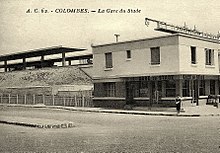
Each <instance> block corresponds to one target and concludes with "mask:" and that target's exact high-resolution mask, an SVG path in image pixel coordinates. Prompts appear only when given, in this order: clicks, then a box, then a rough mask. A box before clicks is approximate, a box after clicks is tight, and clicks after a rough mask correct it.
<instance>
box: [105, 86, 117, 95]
mask: <svg viewBox="0 0 220 153" xmlns="http://www.w3.org/2000/svg"><path fill="white" fill-rule="evenodd" d="M104 88H105V93H106V94H105V95H106V97H115V95H116V90H115V82H108V83H105V84H104Z"/></svg>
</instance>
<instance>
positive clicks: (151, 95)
mask: <svg viewBox="0 0 220 153" xmlns="http://www.w3.org/2000/svg"><path fill="white" fill-rule="evenodd" d="M152 84H153V81H149V82H148V87H149V102H150V107H151V106H152V104H153V89H152Z"/></svg>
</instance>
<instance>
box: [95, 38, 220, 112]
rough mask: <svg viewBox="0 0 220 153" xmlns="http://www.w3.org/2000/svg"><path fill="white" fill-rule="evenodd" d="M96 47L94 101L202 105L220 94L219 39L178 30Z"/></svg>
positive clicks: (120, 104)
mask: <svg viewBox="0 0 220 153" xmlns="http://www.w3.org/2000/svg"><path fill="white" fill-rule="evenodd" d="M92 47H93V70H94V75H93V80H94V104H95V106H102V107H115V108H121V107H124V106H125V105H127V104H132V105H137V106H152V105H162V106H174V104H175V97H176V96H181V97H184V99H185V102H183V103H185V104H187V103H195V104H197V105H203V104H205V102H206V99H207V97H208V95H219V93H220V90H219V87H220V83H219V82H220V81H219V76H220V73H219V59H220V58H219V51H220V50H219V49H220V44H219V41H217V40H216V41H215V40H211V39H208V38H207V39H206V38H201V37H196V36H190V35H184V34H173V35H167V36H161V37H155V38H148V39H140V40H133V41H126V42H118V43H112V44H104V45H96V46H92Z"/></svg>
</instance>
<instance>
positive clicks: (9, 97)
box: [8, 94, 11, 104]
mask: <svg viewBox="0 0 220 153" xmlns="http://www.w3.org/2000/svg"><path fill="white" fill-rule="evenodd" d="M8 103H9V104H10V103H11V95H10V94H8Z"/></svg>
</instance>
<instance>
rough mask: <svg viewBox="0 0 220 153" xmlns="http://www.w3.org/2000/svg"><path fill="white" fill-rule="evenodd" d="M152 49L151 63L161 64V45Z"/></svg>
mask: <svg viewBox="0 0 220 153" xmlns="http://www.w3.org/2000/svg"><path fill="white" fill-rule="evenodd" d="M150 51H151V65H158V64H160V47H153V48H150Z"/></svg>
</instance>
